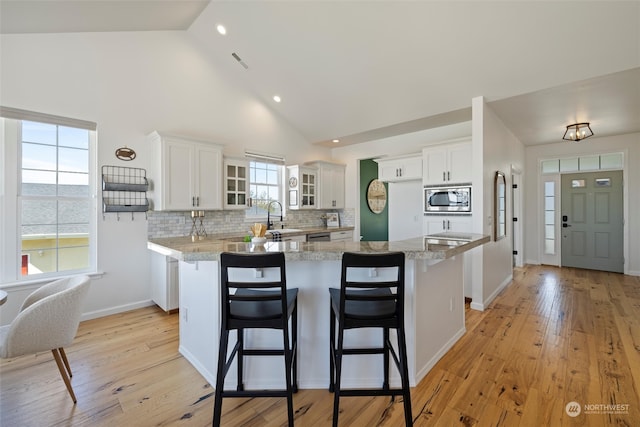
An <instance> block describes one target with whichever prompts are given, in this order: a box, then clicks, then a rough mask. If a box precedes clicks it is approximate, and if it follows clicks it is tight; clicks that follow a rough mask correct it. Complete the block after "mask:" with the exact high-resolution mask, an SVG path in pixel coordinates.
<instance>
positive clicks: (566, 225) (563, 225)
mask: <svg viewBox="0 0 640 427" xmlns="http://www.w3.org/2000/svg"><path fill="white" fill-rule="evenodd" d="M567 227H571V224H567V223H566V222H563V223H562V228H567Z"/></svg>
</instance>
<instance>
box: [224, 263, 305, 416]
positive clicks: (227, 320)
mask: <svg viewBox="0 0 640 427" xmlns="http://www.w3.org/2000/svg"><path fill="white" fill-rule="evenodd" d="M256 268H260V269H277V270H278V271H279V279H278V280H275V281H274V280H271V279H265V280H264V281H256V279H251V278H253V277H255V275H254V274H253V272H252V271H247V270H248V269H251V270H253V269H256ZM236 269H244V270H245V273H244V274H245V276H243V277H246V278H247V279H242V278H241V279H238V280H235V279H234V280H230V271H231V274H232V277H236V275H237V274H238V273H239V271H236ZM240 271H241V270H240ZM266 272H267V271H266V270H265V272H264V273H265V274H266ZM220 277H221V280H220V285H221V304H222V324H221V327H220V349H219V353H218V372H217V378H216V390H215V399H214V409H213V425H214V426H216V427H217V426H219V425H220V417H221V415H222V398H223V397H286V398H287V416H288V419H289V426H293V393H295V392H297V391H298V386H297V384H298V377H297V343H298V304H297V298H298V289H287V281H286V276H285V261H284V254H283V253H281V252H278V253H264V254H232V253H222V254H220ZM289 318H291V339H290V338H289ZM253 328H267V329H279V330H281V331H282V337H283V347H282V349H247V348H245V347H244V330H245V329H253ZM234 329H235V330H237V334H238V338H237V342H236V345H235V347H234V348H233V350H232V352H231V355H230V356H229V358H228V359H227V348H228V345H229V331H231V330H234ZM236 355H237V356H238V359H237V368H238V372H237V375H238V386H237V390H224V380H225V377H226V375H227V371H228V370H229V367H230V366H231V363H232V362H233V359H234V357H235V356H236ZM244 356H284V363H285V380H286V381H285V382H286V389H285V390H245V389H244V383H243V379H242V376H243V358H244Z"/></svg>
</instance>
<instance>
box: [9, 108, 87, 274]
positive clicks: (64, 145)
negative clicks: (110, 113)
mask: <svg viewBox="0 0 640 427" xmlns="http://www.w3.org/2000/svg"><path fill="white" fill-rule="evenodd" d="M15 111H17V112H18V114H17V117H18V119H17V120H14V119H12V118H11V117H10V118H6V114H5V113H6V109H3V111H2V113H3V116H5V118H4V119H3V121H4V122H11V124H10V126H12V127H14V128H15V130H16V131H15V132H14V133H11V132H7V133H5V134H4V135H3V136H4V139H5V143H6V144H7V146H10V149H9V151H10V152H11V153H12V154H14V155H15V157H13V156H11V157H12V158H17V162H15V163H14V164H16V165H17V166H16V167H15V168H13V171H12V172H11V171H10V170H11V169H12V168H5V172H4V176H3V179H4V182H5V190H6V194H5V196H7V195H8V194H11V193H14V194H15V196H16V198H15V200H16V203H15V205H14V206H13V208H14V209H15V213H13V212H9V209H10V208H11V207H9V206H6V205H7V204H3V209H4V213H6V214H7V215H3V222H5V221H6V222H8V223H4V224H2V225H3V226H4V229H5V232H6V230H8V229H13V230H15V231H14V233H15V236H13V237H14V238H13V239H11V240H13V242H15V243H14V245H15V247H14V248H13V250H14V251H15V256H10V257H7V258H6V259H5V260H3V262H4V263H5V264H6V263H7V260H13V261H9V262H10V263H11V262H12V263H13V264H14V268H11V266H10V265H4V266H3V267H5V268H7V269H11V270H14V271H15V272H16V273H15V277H14V279H16V280H20V279H26V278H35V277H50V276H51V277H55V276H63V275H69V274H76V273H80V272H91V271H95V269H96V254H95V237H96V227H95V222H96V220H95V216H96V206H95V204H96V198H95V197H93V195H94V194H95V188H94V185H92V182H93V181H94V179H93V178H92V177H94V176H95V173H96V171H95V167H96V166H95V162H94V161H93V160H92V159H93V158H94V150H95V125H94V124H91V123H88V122H82V121H75V120H73V119H65V118H58V117H56V116H49V115H41V114H39V113H30V112H22V111H21V110H11V112H10V113H15ZM9 116H11V114H9ZM23 117H26V118H28V119H29V120H27V119H22V118H23ZM40 118H42V120H38V119H40ZM5 124H6V123H5ZM6 154H7V153H5V159H4V161H5V166H6V165H8V164H9V162H10V161H11V160H10V157H9V156H7V155H6ZM12 174H15V175H14V176H11V175H12ZM10 222H13V224H15V227H11V226H12V225H13V224H10ZM5 237H10V236H5ZM4 249H5V251H6V252H10V250H11V248H10V247H9V249H7V244H6V243H5V246H4ZM3 279H4V280H7V279H11V277H7V275H6V274H5V275H4V277H3Z"/></svg>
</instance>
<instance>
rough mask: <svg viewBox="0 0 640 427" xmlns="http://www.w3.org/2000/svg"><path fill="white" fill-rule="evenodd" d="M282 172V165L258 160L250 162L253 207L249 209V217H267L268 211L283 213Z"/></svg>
mask: <svg viewBox="0 0 640 427" xmlns="http://www.w3.org/2000/svg"><path fill="white" fill-rule="evenodd" d="M282 173H283V167H282V165H279V164H275V163H269V162H264V161H257V160H251V161H250V162H249V182H250V184H249V197H251V207H250V208H248V209H247V217H266V216H267V212H271V213H272V214H273V213H275V214H277V215H279V214H280V213H281V209H282V206H283V205H284V204H283V203H282V200H281V199H282ZM272 202H278V203H279V205H278V203H272ZM283 214H284V212H283Z"/></svg>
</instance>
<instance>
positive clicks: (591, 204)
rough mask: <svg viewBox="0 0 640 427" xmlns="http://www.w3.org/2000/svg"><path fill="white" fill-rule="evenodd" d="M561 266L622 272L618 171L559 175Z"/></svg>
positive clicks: (620, 177) (620, 205)
mask: <svg viewBox="0 0 640 427" xmlns="http://www.w3.org/2000/svg"><path fill="white" fill-rule="evenodd" d="M561 194H562V196H561V198H562V201H561V205H562V211H561V224H562V243H561V246H562V248H561V256H562V261H561V263H562V266H563V267H577V268H586V269H591V270H602V271H612V272H617V273H623V272H624V256H623V254H624V252H623V237H624V236H623V209H622V204H623V197H622V171H610V172H591V173H575V174H566V175H562V193H561Z"/></svg>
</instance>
